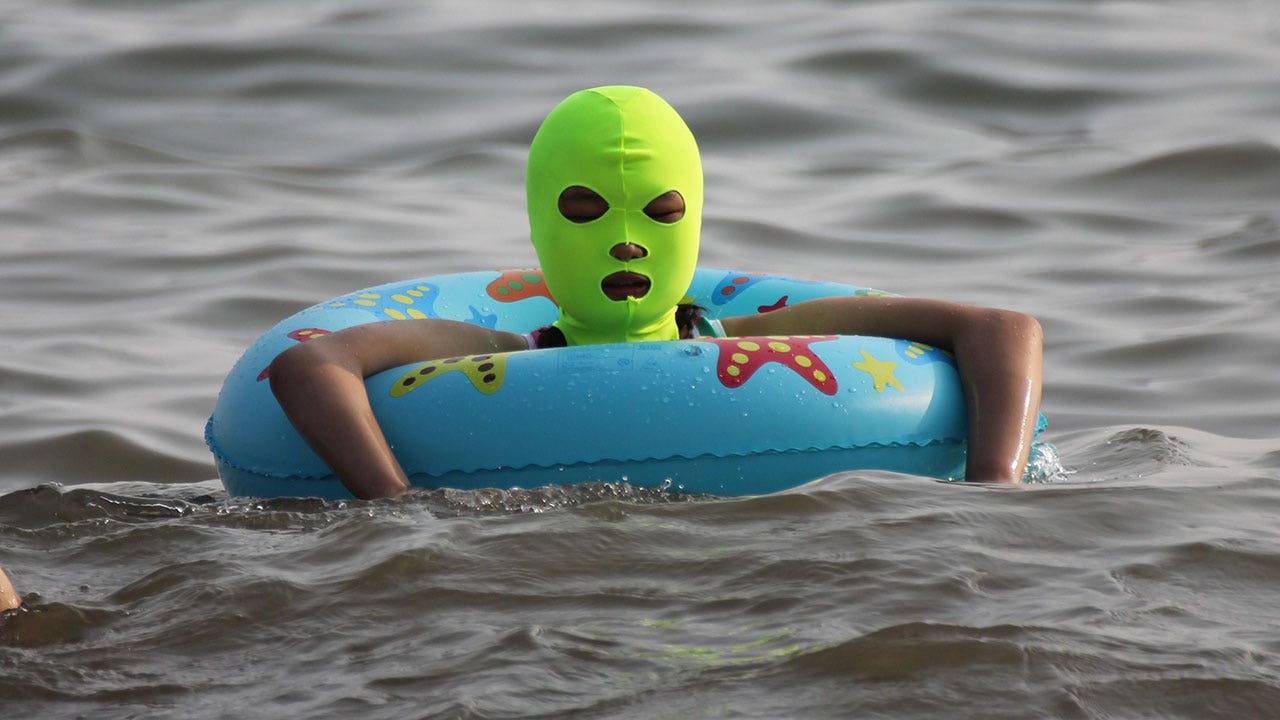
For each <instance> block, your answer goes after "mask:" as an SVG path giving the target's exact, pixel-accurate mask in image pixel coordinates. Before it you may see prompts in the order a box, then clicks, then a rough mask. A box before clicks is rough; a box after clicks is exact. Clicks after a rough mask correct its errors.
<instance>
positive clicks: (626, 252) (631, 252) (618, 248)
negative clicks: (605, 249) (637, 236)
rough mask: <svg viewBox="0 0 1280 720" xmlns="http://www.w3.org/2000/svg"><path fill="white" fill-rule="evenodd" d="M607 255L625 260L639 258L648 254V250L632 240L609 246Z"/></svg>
mask: <svg viewBox="0 0 1280 720" xmlns="http://www.w3.org/2000/svg"><path fill="white" fill-rule="evenodd" d="M609 255H611V256H612V257H613V258H614V259H615V260H621V261H622V262H627V261H628V260H639V259H640V258H642V257H646V256H648V255H649V251H648V250H647V249H646V248H645V247H644V246H643V245H637V244H635V243H632V242H620V243H618V244H617V245H614V246H613V247H611V248H609Z"/></svg>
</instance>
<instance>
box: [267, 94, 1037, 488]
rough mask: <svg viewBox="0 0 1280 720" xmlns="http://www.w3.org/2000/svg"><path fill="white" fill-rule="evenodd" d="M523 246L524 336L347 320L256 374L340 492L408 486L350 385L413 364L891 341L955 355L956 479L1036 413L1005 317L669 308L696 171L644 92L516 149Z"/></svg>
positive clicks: (687, 262)
mask: <svg viewBox="0 0 1280 720" xmlns="http://www.w3.org/2000/svg"><path fill="white" fill-rule="evenodd" d="M526 189H527V195H528V206H529V227H530V237H531V240H532V241H533V245H534V249H535V250H536V252H537V254H538V260H539V262H540V264H541V267H542V272H543V276H544V278H545V281H546V283H547V288H548V290H549V291H550V292H551V294H552V296H554V297H555V299H556V303H557V304H558V305H559V307H560V318H559V319H558V320H557V321H556V322H555V324H554V325H553V326H549V327H548V328H541V329H538V330H534V331H533V332H531V333H530V334H529V335H524V336H522V335H519V334H515V333H509V332H500V331H495V330H490V329H487V328H483V327H480V326H477V325H471V324H468V323H462V322H456V321H450V320H437V319H430V320H403V321H395V322H384V323H374V324H369V325H361V326H357V327H353V328H349V329H346V330H342V331H339V332H336V333H333V334H332V335H327V336H325V337H322V338H318V339H316V340H312V341H310V342H306V343H302V344H299V345H297V346H295V347H293V348H290V349H289V350H287V351H285V352H284V353H281V354H280V356H279V357H277V358H276V359H275V361H274V362H273V363H272V365H271V371H270V378H271V389H272V391H273V392H274V393H275V395H276V398H277V399H278V400H279V402H280V405H281V406H282V407H283V408H284V410H285V413H286V414H287V415H288V417H289V419H290V420H291V421H292V422H293V424H294V426H295V427H296V428H297V429H298V431H299V432H300V433H301V434H302V436H303V437H304V438H306V439H307V441H308V443H310V445H311V446H312V448H314V449H315V451H316V452H317V453H318V454H319V455H320V457H322V458H323V459H324V460H325V461H326V462H327V463H328V464H329V466H330V467H331V468H332V469H333V471H334V473H335V474H336V475H337V476H338V477H339V478H340V479H341V480H342V482H343V483H344V484H345V485H346V486H347V488H348V489H349V490H350V491H351V492H352V494H354V495H355V496H356V497H360V498H375V497H397V496H400V495H402V494H404V493H405V492H407V491H408V490H409V481H408V478H407V477H406V475H405V472H404V470H403V469H402V468H401V467H400V465H399V463H398V462H397V461H396V459H395V456H394V455H393V454H392V451H391V449H390V447H389V446H388V444H387V441H386V439H385V438H384V437H383V434H382V431H381V429H380V428H379V427H378V423H377V420H376V419H375V417H374V415H373V412H372V411H371V410H370V408H369V399H368V396H367V394H366V392H365V387H364V378H366V377H368V376H370V375H373V374H375V373H378V372H381V371H382V370H386V369H388V368H392V367H397V366H400V365H406V364H409V363H413V362H419V361H424V360H431V359H438V358H447V357H455V356H460V355H478V354H485V353H494V352H508V351H517V350H528V349H531V348H537V347H549V346H554V345H564V344H568V345H585V344H593V343H605V342H643V341H650V340H674V339H677V338H679V337H690V336H693V335H695V334H697V333H698V332H699V331H701V332H702V334H717V335H724V336H729V337H735V336H747V335H791V334H839V335H875V336H887V337H895V338H905V339H910V340H914V341H918V342H923V343H927V344H929V345H933V346H936V347H941V348H943V349H946V350H950V351H951V352H952V353H954V354H955V356H956V362H957V366H958V368H959V370H960V375H961V379H962V383H963V388H964V394H965V400H966V402H967V408H968V410H967V413H968V428H969V429H968V455H967V460H966V471H965V477H966V479H968V480H970V481H985V482H1017V481H1019V480H1020V479H1021V478H1022V475H1023V473H1024V471H1025V468H1026V463H1027V457H1028V453H1029V452H1030V448H1031V441H1032V436H1033V434H1034V430H1035V423H1036V419H1037V417H1038V414H1039V405H1040V382H1041V381H1040V377H1041V352H1042V338H1041V330H1040V326H1039V324H1038V323H1037V322H1036V321H1035V320H1034V319H1033V318H1031V317H1029V316H1027V315H1023V314H1021V313H1015V312H1010V311H1005V310H994V309H988V308H977V307H970V306H966V305H959V304H955V303H948V302H942V301H937V300H923V299H910V298H886V297H831V298H821V299H817V300H810V301H807V302H803V303H797V304H795V305H792V306H789V307H784V308H781V309H778V310H775V311H773V312H769V313H767V314H759V315H750V316H743V317H733V318H726V319H724V320H723V322H722V323H712V322H707V321H703V320H702V319H701V318H700V314H699V312H698V310H697V309H696V308H688V307H685V308H679V307H678V303H679V302H680V300H681V298H682V297H683V296H684V293H685V290H686V289H687V288H688V287H689V283H690V281H691V279H692V277H693V273H694V269H695V266H696V264H697V257H698V243H699V234H700V230H701V220H702V166H701V160H700V158H699V154H698V148H697V144H696V142H695V141H694V138H693V134H692V133H691V132H690V131H689V128H688V127H687V126H686V125H685V123H684V121H683V120H682V119H681V118H680V116H679V115H678V114H677V113H676V112H675V110H673V109H672V108H671V107H670V106H669V105H667V103H666V102H665V101H663V100H662V99H661V98H659V97H658V96H657V95H655V94H653V93H652V92H649V91H648V90H644V89H642V88H635V87H623V86H611V87H602V88H594V89H591V90H583V91H581V92H578V93H574V94H573V95H571V96H569V97H568V98H567V99H566V100H565V101H564V102H562V103H561V104H560V105H558V106H557V107H556V108H555V109H554V110H552V112H551V113H550V114H549V115H548V116H547V119H546V120H545V121H544V122H543V124H542V126H541V127H540V128H539V130H538V133H537V135H536V136H535V137H534V140H533V143H532V145H531V146H530V150H529V163H528V174H527V178H526Z"/></svg>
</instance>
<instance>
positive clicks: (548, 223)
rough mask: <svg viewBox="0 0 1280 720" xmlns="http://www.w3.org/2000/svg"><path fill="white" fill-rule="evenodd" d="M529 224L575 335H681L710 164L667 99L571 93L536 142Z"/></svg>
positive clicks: (570, 334)
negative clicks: (678, 313) (680, 311)
mask: <svg viewBox="0 0 1280 720" xmlns="http://www.w3.org/2000/svg"><path fill="white" fill-rule="evenodd" d="M526 190H527V193H528V202H529V230H530V236H531V238H532V240H533V245H534V249H535V250H536V251H537V253H538V260H539V262H540V263H541V265H542V271H543V275H544V276H545V278H546V282H547V287H548V289H549V290H550V291H551V294H552V295H553V296H554V297H555V298H556V302H557V303H559V305H560V320H559V321H557V322H556V326H557V327H559V328H560V329H561V330H562V331H564V333H565V337H566V338H567V339H568V341H569V342H570V344H575V345H580V344H588V343H600V342H624V341H634V340H673V339H675V338H676V336H677V331H676V324H675V306H676V305H677V304H678V303H679V302H680V299H681V298H682V297H684V294H685V291H686V290H688V288H689V283H690V282H691V281H692V279H693V271H694V268H695V266H696V265H697V259H698V237H699V233H700V230H701V225H702V163H701V160H700V158H699V155H698V146H697V143H696V142H695V141H694V138H693V133H691V132H690V131H689V128H688V126H686V125H685V123H684V121H683V120H682V119H681V118H680V116H679V115H678V114H676V111H675V110H673V109H672V108H671V106H670V105H668V104H667V103H666V102H665V101H663V99H662V98H660V97H658V96H657V95H655V94H654V93H652V92H650V91H648V90H645V89H643V88H637V87H627V86H610V87H600V88H593V89H590V90H582V91H580V92H577V93H574V94H573V95H570V96H569V97H568V98H566V99H565V100H564V102H562V103H560V104H559V105H558V106H556V108H555V109H554V110H552V111H551V113H550V114H549V115H548V116H547V119H546V120H545V121H543V123H542V127H541V128H539V130H538V134H537V135H536V136H535V137H534V139H533V144H532V145H531V147H530V148H529V168H528V175H527V179H526Z"/></svg>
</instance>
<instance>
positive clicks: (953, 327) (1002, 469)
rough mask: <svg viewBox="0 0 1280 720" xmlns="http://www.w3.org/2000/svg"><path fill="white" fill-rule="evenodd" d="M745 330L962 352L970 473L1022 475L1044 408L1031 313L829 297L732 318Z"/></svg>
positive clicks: (730, 329)
mask: <svg viewBox="0 0 1280 720" xmlns="http://www.w3.org/2000/svg"><path fill="white" fill-rule="evenodd" d="M723 324H724V329H725V332H726V333H727V334H729V335H731V336H738V335H797V334H803V335H821V334H836V335H874V336H879V337H891V338H898V339H903V340H914V341H916V342H922V343H926V344H929V345H933V346H935V347H939V348H942V349H944V350H950V351H951V352H952V353H954V354H955V356H956V364H957V366H958V367H959V370H960V378H961V383H962V385H963V390H964V396H965V402H966V404H967V407H968V423H969V437H968V457H967V460H966V466H965V479H966V480H969V481H975V482H1005V483H1010V482H1019V481H1020V480H1021V479H1022V476H1023V473H1024V472H1025V471H1026V467H1027V457H1028V455H1029V454H1030V452H1031V441H1032V437H1033V436H1034V434H1035V427H1036V422H1037V420H1038V418H1039V413H1040V382H1041V373H1042V367H1043V333H1042V331H1041V329H1040V323H1038V322H1036V320H1035V318H1033V317H1031V316H1030V315H1024V314H1022V313H1019V312H1013V311H1009V310H996V309H991V308H980V307H973V306H969V305H962V304H959V303H952V302H945V301H941V300H924V299H918V298H892V297H829V298H819V299H817V300H809V301H806V302H801V303H796V304H795V305H791V306H788V307H785V308H781V309H779V310H775V311H773V312H770V313H764V314H760V315H745V316H740V317H733V318H725V319H724V321H723Z"/></svg>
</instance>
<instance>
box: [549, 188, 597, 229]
mask: <svg viewBox="0 0 1280 720" xmlns="http://www.w3.org/2000/svg"><path fill="white" fill-rule="evenodd" d="M556 205H557V207H558V209H559V210H560V214H561V215H563V216H564V218H565V219H566V220H568V221H569V222H574V223H578V224H582V223H589V222H591V221H592V220H598V219H599V218H600V217H601V216H603V215H604V214H605V213H607V212H609V201H607V200H605V199H604V198H603V197H601V196H600V193H597V192H596V191H595V190H592V189H591V188H587V187H583V186H581V185H570V186H569V187H567V188H565V189H564V190H563V191H562V192H561V193H560V199H559V200H558V201H557V203H556Z"/></svg>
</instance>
